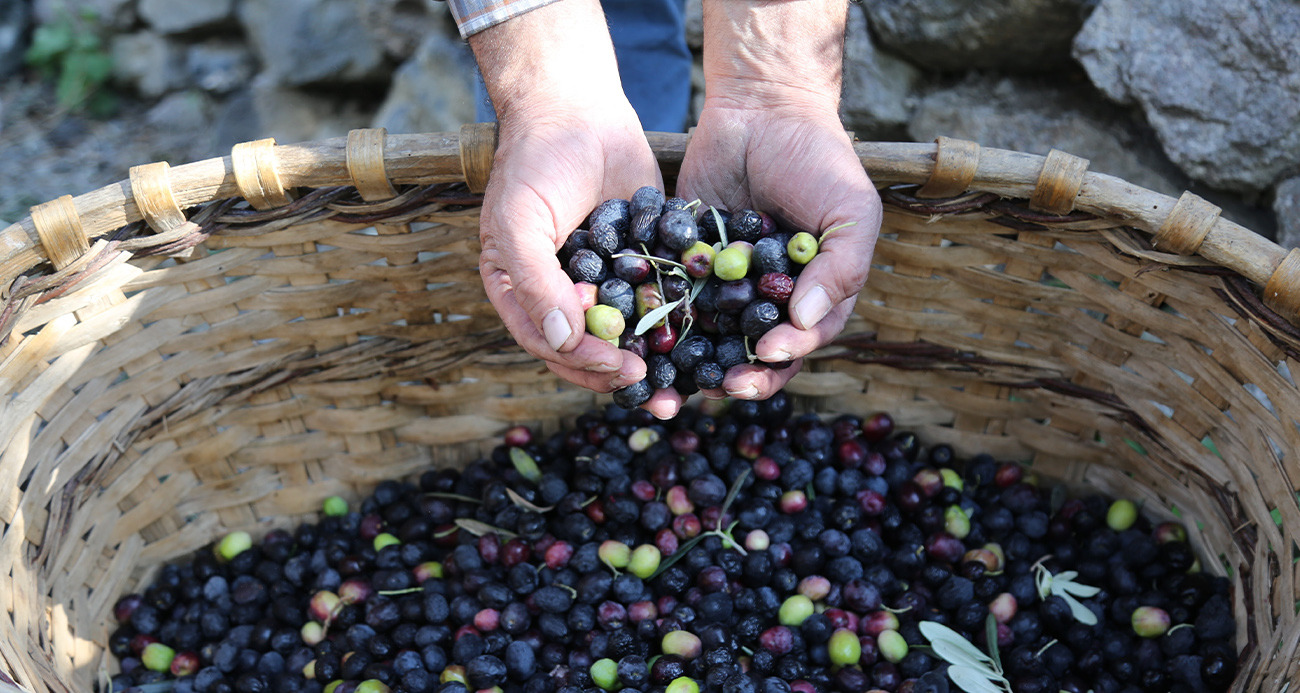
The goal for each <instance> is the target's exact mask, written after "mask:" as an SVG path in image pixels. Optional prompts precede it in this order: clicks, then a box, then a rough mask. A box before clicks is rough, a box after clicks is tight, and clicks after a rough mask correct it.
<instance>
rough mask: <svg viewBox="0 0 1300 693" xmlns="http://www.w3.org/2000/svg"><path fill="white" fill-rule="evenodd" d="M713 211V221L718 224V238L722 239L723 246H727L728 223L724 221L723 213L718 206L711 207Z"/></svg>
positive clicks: (710, 209)
mask: <svg viewBox="0 0 1300 693" xmlns="http://www.w3.org/2000/svg"><path fill="white" fill-rule="evenodd" d="M709 211H710V212H712V213H713V223H715V224H717V225H718V238H721V239H722V247H724V248H725V247H727V225H726V224H723V223H722V215H721V214H718V210H717V208H716V207H709Z"/></svg>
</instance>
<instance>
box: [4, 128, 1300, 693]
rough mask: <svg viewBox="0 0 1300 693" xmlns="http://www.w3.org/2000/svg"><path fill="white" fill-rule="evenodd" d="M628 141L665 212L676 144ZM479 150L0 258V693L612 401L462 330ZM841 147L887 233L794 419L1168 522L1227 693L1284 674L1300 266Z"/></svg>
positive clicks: (233, 192) (1108, 189)
mask: <svg viewBox="0 0 1300 693" xmlns="http://www.w3.org/2000/svg"><path fill="white" fill-rule="evenodd" d="M649 139H650V142H651V144H652V148H653V150H654V152H655V154H656V156H657V157H658V158H659V161H660V163H661V166H662V167H663V169H664V172H665V176H666V178H667V180H668V181H669V183H670V184H671V182H672V180H673V177H674V176H675V174H676V172H677V170H678V167H679V166H680V163H681V161H682V157H683V155H684V150H685V145H686V141H687V138H686V136H684V135H670V134H662V133H650V134H649ZM495 146H496V133H495V129H494V128H493V127H492V126H486V125H473V126H466V127H465V128H463V129H462V130H461V131H460V132H458V133H447V134H430V135H400V134H388V133H385V132H383V131H382V130H366V131H357V132H354V133H351V134H350V135H349V137H347V138H337V139H332V140H326V141H322V142H314V143H305V144H292V145H275V144H274V143H272V142H270V141H269V140H263V141H261V142H257V143H247V144H244V145H239V146H237V147H236V148H235V149H234V150H233V151H232V153H231V156H230V157H226V158H222V159H211V160H207V161H200V162H196V163H192V164H187V165H182V166H175V167H169V166H167V165H166V164H162V163H159V164H149V165H145V166H139V167H136V168H135V169H132V171H131V174H130V180H129V181H125V182H123V183H119V184H117V185H113V186H108V187H105V188H102V189H100V190H96V191H92V192H89V193H86V194H84V195H81V196H78V197H75V198H73V197H69V196H65V197H63V198H60V199H58V200H55V201H54V202H51V203H46V204H45V205H40V206H38V207H36V208H33V210H32V215H31V216H30V217H29V218H26V219H23V220H21V221H20V222H18V223H16V224H13V225H11V226H9V227H8V228H6V229H4V230H2V231H0V334H4V335H7V336H8V339H7V340H5V341H0V614H4V616H5V618H0V684H3V683H5V682H7V681H8V680H10V679H12V680H14V681H16V682H17V684H18V685H19V686H21V687H23V688H25V689H30V690H32V691H35V692H39V693H45V692H46V691H52V692H53V691H57V692H59V693H63V692H64V691H73V690H76V691H90V690H92V689H93V687H94V686H95V685H96V682H97V681H102V680H103V674H104V673H105V672H107V671H108V670H110V669H111V668H112V666H113V663H112V661H111V658H110V657H109V656H108V655H107V654H106V653H105V646H106V643H107V639H108V635H109V633H110V632H111V624H112V621H111V611H112V605H113V602H114V600H115V599H116V597H117V596H118V595H119V594H121V593H123V592H125V591H130V590H136V589H140V588H141V587H142V586H145V585H147V584H148V583H149V582H150V580H151V579H152V577H153V576H154V575H156V574H157V571H158V570H159V569H160V568H161V566H163V565H164V564H165V563H167V562H168V561H172V560H177V559H180V558H182V557H185V556H187V555H189V554H190V553H191V552H193V551H196V550H200V549H202V548H203V547H205V546H206V545H207V544H209V543H210V542H211V541H213V540H214V539H216V538H218V537H220V536H221V535H223V534H224V533H226V532H228V531H233V530H248V531H253V532H255V533H258V534H261V533H264V532H266V531H268V530H269V529H271V528H277V527H290V526H293V525H295V524H297V523H300V522H302V521H304V520H310V519H312V518H313V517H314V516H313V513H315V511H316V510H317V509H318V508H319V507H320V503H321V500H322V499H324V498H326V497H329V496H333V495H343V496H345V497H348V498H349V499H350V500H352V499H356V498H359V497H360V496H361V495H362V494H364V493H366V492H368V491H369V489H370V488H371V487H372V486H373V484H374V483H375V482H376V481H378V480H380V479H385V478H390V477H394V476H403V475H411V474H416V473H418V472H420V471H422V470H424V469H427V468H428V467H430V466H439V465H456V464H463V463H465V462H466V461H469V460H472V459H474V458H477V457H479V456H481V455H484V454H485V453H488V452H489V451H490V450H491V448H492V446H493V445H495V444H496V443H497V442H499V435H500V434H501V433H502V432H503V431H504V430H505V429H506V428H507V427H508V426H509V425H512V424H517V423H523V424H527V425H531V426H534V427H536V428H537V429H539V430H540V431H541V432H542V434H543V435H549V434H551V433H554V432H556V431H557V430H559V428H560V427H561V426H563V425H567V424H569V423H571V422H572V420H573V418H574V417H575V416H577V415H580V414H582V413H583V412H584V411H586V410H587V409H589V408H591V407H594V406H598V405H600V404H602V403H603V402H606V401H608V400H607V399H606V398H603V397H598V396H596V395H593V394H592V393H590V392H587V391H585V390H581V389H578V388H575V387H572V386H569V385H567V384H564V383H562V382H560V381H559V380H558V379H556V378H555V377H554V376H552V375H551V374H549V373H548V372H546V370H545V369H544V368H542V367H541V366H540V365H539V363H538V362H537V361H536V360H534V359H532V358H531V357H529V356H527V355H526V354H524V353H523V352H521V351H520V350H519V349H518V348H517V347H516V346H515V345H514V344H513V342H512V341H511V340H510V339H509V336H508V334H507V333H506V332H505V330H504V328H503V327H502V325H501V323H500V321H499V319H498V318H497V317H496V315H495V312H494V311H493V310H492V308H491V306H490V304H488V302H487V299H486V296H485V294H484V290H483V286H482V281H481V279H480V277H479V275H478V272H477V270H476V269H475V267H476V264H477V260H478V253H479V239H478V228H477V226H478V213H479V205H481V203H482V199H483V198H482V195H481V191H482V190H484V189H485V188H486V186H487V183H488V179H489V175H490V171H491V165H492V158H493V154H494V149H495ZM855 150H856V152H857V153H858V155H859V157H860V158H861V160H862V162H863V165H864V166H865V167H866V169H867V170H868V172H869V173H870V174H871V175H872V177H873V180H874V181H875V182H876V184H877V185H878V187H880V188H881V190H880V196H881V200H882V202H883V204H884V209H885V214H884V226H883V228H882V234H881V237H880V240H879V242H878V244H877V246H876V250H875V255H874V259H873V265H874V269H873V271H872V273H871V275H870V278H869V280H868V282H867V285H866V287H865V288H864V289H863V291H862V294H861V296H860V298H859V300H858V302H857V306H856V308H855V310H854V313H853V315H852V316H851V317H850V319H849V322H848V324H847V326H846V328H845V330H844V333H843V335H841V337H840V338H839V339H838V340H837V341H836V342H835V343H834V344H832V345H831V346H828V347H827V348H825V349H823V350H822V351H820V352H818V353H816V354H814V355H812V356H810V357H809V358H808V360H807V365H806V367H805V368H804V370H803V371H802V372H800V373H799V374H798V375H797V376H795V378H794V379H793V380H792V381H791V383H790V385H789V387H788V388H787V389H788V392H790V393H791V394H792V396H794V397H795V399H796V402H797V404H798V406H799V407H800V408H801V409H803V410H808V411H819V412H824V413H827V414H830V415H833V414H835V413H840V412H854V413H866V412H870V411H874V410H889V411H891V412H894V413H895V415H896V417H897V419H898V421H899V425H900V426H902V427H906V428H909V429H912V430H915V431H917V433H918V435H920V436H921V438H922V439H923V440H924V441H925V442H926V443H927V444H933V443H939V442H945V443H950V444H952V445H953V446H954V447H955V448H956V449H957V450H958V452H959V453H960V454H963V455H968V454H971V453H974V452H979V451H987V452H990V453H991V454H994V455H995V456H997V457H998V458H1000V459H1015V460H1022V461H1028V462H1032V465H1033V471H1034V473H1035V474H1038V475H1040V476H1041V477H1043V478H1048V479H1054V480H1060V481H1062V482H1063V483H1066V484H1068V485H1071V486H1075V487H1086V488H1089V489H1095V490H1100V491H1102V492H1105V493H1109V494H1113V495H1122V496H1126V497H1129V498H1132V499H1134V500H1137V501H1141V502H1143V503H1144V504H1145V508H1146V511H1147V512H1150V513H1152V514H1153V515H1155V516H1156V517H1159V518H1166V519H1172V518H1174V517H1175V508H1176V512H1177V513H1179V514H1181V516H1182V518H1183V519H1184V521H1185V522H1186V524H1187V527H1188V531H1189V534H1190V536H1191V537H1192V540H1193V542H1194V544H1195V545H1196V546H1197V548H1198V550H1199V551H1200V552H1201V555H1202V557H1203V560H1204V561H1205V565H1204V568H1205V569H1206V570H1209V571H1212V572H1215V573H1219V574H1226V575H1229V576H1230V578H1231V582H1232V584H1233V590H1234V591H1233V598H1234V600H1235V602H1234V614H1235V616H1236V618H1237V621H1238V642H1237V645H1238V647H1239V648H1240V651H1241V660H1240V671H1241V672H1242V673H1241V675H1240V676H1239V678H1238V680H1237V682H1236V684H1235V687H1234V689H1233V690H1234V691H1237V692H1239V693H1245V692H1247V691H1249V692H1250V693H1282V691H1283V690H1285V689H1286V686H1287V685H1288V683H1287V682H1288V681H1291V680H1293V679H1295V678H1296V676H1297V675H1298V674H1300V617H1298V616H1297V614H1296V611H1295V609H1294V605H1295V603H1297V600H1300V564H1297V563H1295V562H1294V561H1293V560H1292V559H1293V556H1292V547H1293V546H1295V545H1296V544H1297V540H1298V539H1300V505H1297V503H1296V501H1295V489H1296V488H1298V487H1300V465H1297V456H1296V453H1295V451H1296V450H1300V425H1298V424H1300V421H1298V420H1297V419H1300V389H1298V388H1297V386H1296V384H1295V373H1294V368H1295V367H1296V364H1297V363H1298V362H1300V328H1297V327H1296V325H1295V324H1293V323H1291V322H1288V321H1287V320H1294V319H1295V316H1296V315H1297V312H1298V311H1300V291H1298V290H1297V289H1298V288H1300V251H1292V252H1291V253H1289V254H1288V253H1286V252H1284V251H1283V250H1282V249H1281V248H1279V247H1278V246H1276V245H1275V244H1273V243H1271V242H1269V241H1267V240H1265V239H1263V238H1260V237H1259V236H1256V235H1255V234H1253V233H1252V232H1250V231H1249V230H1247V229H1244V228H1242V227H1241V226H1239V225H1237V224H1235V223H1233V222H1231V221H1229V220H1227V219H1224V218H1223V217H1222V216H1221V215H1220V214H1219V212H1218V210H1217V208H1214V207H1213V206H1212V205H1208V204H1207V203H1204V201H1202V200H1199V198H1195V196H1189V195H1184V196H1183V198H1181V199H1179V200H1174V199H1173V198H1169V197H1165V196H1162V195H1157V194H1155V193H1149V192H1146V191H1142V190H1140V189H1137V188H1135V187H1134V186H1132V185H1130V184H1128V183H1126V182H1124V181H1122V180H1119V179H1116V178H1113V177H1111V176H1107V175H1104V174H1101V173H1096V172H1091V171H1088V170H1087V166H1088V164H1087V161H1086V160H1084V159H1079V158H1078V157H1072V156H1070V155H1067V154H1062V153H1059V152H1053V153H1052V154H1050V155H1049V156H1048V157H1039V156H1033V155H1028V154H1022V153H1017V152H1009V151H1004V150H997V149H988V148H980V147H979V146H978V145H976V144H974V143H970V142H963V141H959V140H951V139H947V138H940V140H939V141H938V142H937V143H935V144H899V143H855ZM240 198H243V200H242V201H241V200H240ZM245 202H246V203H247V204H244V203H245ZM190 249H192V251H193V252H192V255H191V256H190V257H188V258H187V259H186V261H185V262H183V263H180V262H172V261H170V259H169V257H168V256H169V254H175V253H176V252H180V251H184V250H190ZM1192 254H1195V255H1196V256H1197V257H1192ZM1260 287H1263V288H1262V289H1260ZM1284 318H1285V319H1284Z"/></svg>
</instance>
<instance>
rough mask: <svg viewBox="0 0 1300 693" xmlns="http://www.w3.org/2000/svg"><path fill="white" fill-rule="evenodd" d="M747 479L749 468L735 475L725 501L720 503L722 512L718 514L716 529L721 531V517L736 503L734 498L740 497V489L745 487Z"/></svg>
mask: <svg viewBox="0 0 1300 693" xmlns="http://www.w3.org/2000/svg"><path fill="white" fill-rule="evenodd" d="M748 478H749V467H745V469H744V470H743V471H741V472H740V474H738V475H736V480H735V481H733V482H731V488H730V489H728V491H727V499H726V500H724V501H722V512H720V513H718V529H722V516H723V515H726V514H727V511H728V510H730V509H731V504H732V503H734V502H735V501H736V496H738V495H740V488H741V487H742V486H744V485H745V479H748Z"/></svg>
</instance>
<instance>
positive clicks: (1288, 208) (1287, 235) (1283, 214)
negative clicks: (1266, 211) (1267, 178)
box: [1273, 176, 1300, 248]
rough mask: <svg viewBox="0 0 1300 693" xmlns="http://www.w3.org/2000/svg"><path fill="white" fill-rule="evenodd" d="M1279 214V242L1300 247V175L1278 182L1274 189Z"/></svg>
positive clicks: (1292, 246)
mask: <svg viewBox="0 0 1300 693" xmlns="http://www.w3.org/2000/svg"><path fill="white" fill-rule="evenodd" d="M1273 213H1274V214H1276V215H1277V242H1278V245H1280V246H1282V247H1283V248H1300V176H1297V177H1295V178H1288V179H1286V180H1284V181H1282V182H1281V183H1278V184H1277V189H1276V190H1274V191H1273Z"/></svg>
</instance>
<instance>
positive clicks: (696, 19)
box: [686, 0, 704, 53]
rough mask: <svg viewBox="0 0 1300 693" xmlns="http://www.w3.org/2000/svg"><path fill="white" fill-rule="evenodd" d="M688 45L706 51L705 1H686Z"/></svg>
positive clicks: (697, 50)
mask: <svg viewBox="0 0 1300 693" xmlns="http://www.w3.org/2000/svg"><path fill="white" fill-rule="evenodd" d="M686 45H688V46H690V47H691V50H693V51H696V52H697V53H698V52H699V51H702V50H704V0H686Z"/></svg>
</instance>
